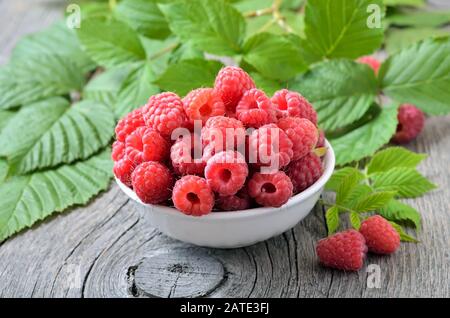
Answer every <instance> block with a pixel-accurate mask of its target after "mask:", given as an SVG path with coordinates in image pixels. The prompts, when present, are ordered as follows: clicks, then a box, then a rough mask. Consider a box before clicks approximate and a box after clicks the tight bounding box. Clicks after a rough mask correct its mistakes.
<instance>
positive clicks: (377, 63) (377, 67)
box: [356, 56, 381, 75]
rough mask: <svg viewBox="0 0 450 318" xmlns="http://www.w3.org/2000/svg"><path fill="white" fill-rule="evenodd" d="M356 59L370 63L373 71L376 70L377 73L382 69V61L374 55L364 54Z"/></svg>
mask: <svg viewBox="0 0 450 318" xmlns="http://www.w3.org/2000/svg"><path fill="white" fill-rule="evenodd" d="M356 61H357V62H358V63H361V64H367V65H369V66H370V68H371V69H373V71H374V72H375V75H377V74H378V71H379V70H380V67H381V62H380V61H378V60H377V59H376V58H374V57H372V56H362V57H360V58H359V59H357V60H356Z"/></svg>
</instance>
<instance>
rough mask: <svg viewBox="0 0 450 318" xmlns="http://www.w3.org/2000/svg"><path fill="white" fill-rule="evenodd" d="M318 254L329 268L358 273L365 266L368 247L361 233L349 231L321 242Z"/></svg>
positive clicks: (317, 250) (318, 244)
mask: <svg viewBox="0 0 450 318" xmlns="http://www.w3.org/2000/svg"><path fill="white" fill-rule="evenodd" d="M316 252H317V256H318V257H319V260H320V262H321V263H322V264H323V265H325V266H327V267H332V268H337V269H341V270H346V271H357V270H359V269H361V267H362V266H363V263H364V258H365V257H366V253H367V246H366V242H365V239H364V237H363V236H362V235H361V233H359V232H358V231H355V230H347V231H344V232H340V233H337V234H334V235H332V236H329V237H327V238H325V239H322V240H320V241H319V242H318V243H317V246H316Z"/></svg>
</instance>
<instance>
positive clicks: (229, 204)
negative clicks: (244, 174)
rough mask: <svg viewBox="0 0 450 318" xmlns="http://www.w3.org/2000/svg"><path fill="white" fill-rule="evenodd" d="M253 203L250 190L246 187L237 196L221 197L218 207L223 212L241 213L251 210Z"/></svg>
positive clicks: (217, 203) (218, 200)
mask: <svg viewBox="0 0 450 318" xmlns="http://www.w3.org/2000/svg"><path fill="white" fill-rule="evenodd" d="M251 203H252V202H251V198H250V196H249V194H248V189H247V187H244V188H242V189H241V190H239V191H238V193H236V194H235V195H228V196H219V197H218V199H217V201H216V206H217V208H219V209H220V210H221V211H241V210H247V209H249V208H250V206H251Z"/></svg>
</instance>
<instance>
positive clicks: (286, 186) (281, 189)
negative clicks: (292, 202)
mask: <svg viewBox="0 0 450 318" xmlns="http://www.w3.org/2000/svg"><path fill="white" fill-rule="evenodd" d="M292 188H293V186H292V182H291V179H289V177H288V176H287V175H286V174H285V173H284V172H283V171H278V172H276V173H273V174H262V173H259V172H256V173H255V174H254V175H253V177H252V178H251V179H250V181H249V182H248V192H249V195H250V196H251V197H252V198H254V199H255V201H256V202H257V203H258V204H260V205H263V206H273V207H280V206H282V205H283V204H285V203H286V202H288V200H289V198H290V197H292Z"/></svg>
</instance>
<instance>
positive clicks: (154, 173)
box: [131, 161, 174, 204]
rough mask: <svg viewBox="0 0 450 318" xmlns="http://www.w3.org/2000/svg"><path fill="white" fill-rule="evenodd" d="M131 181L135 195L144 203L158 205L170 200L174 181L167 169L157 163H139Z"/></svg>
mask: <svg viewBox="0 0 450 318" xmlns="http://www.w3.org/2000/svg"><path fill="white" fill-rule="evenodd" d="M131 179H132V182H133V189H134V191H135V192H136V195H137V196H138V197H139V199H141V201H142V202H144V203H148V204H158V203H161V202H163V201H166V200H167V199H169V198H170V194H171V190H172V187H173V182H174V180H173V177H172V174H171V173H170V171H169V169H168V168H167V167H166V166H164V165H163V164H161V163H159V162H155V161H148V162H144V163H141V164H140V165H139V166H137V167H136V169H134V171H133V174H132V177H131Z"/></svg>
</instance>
